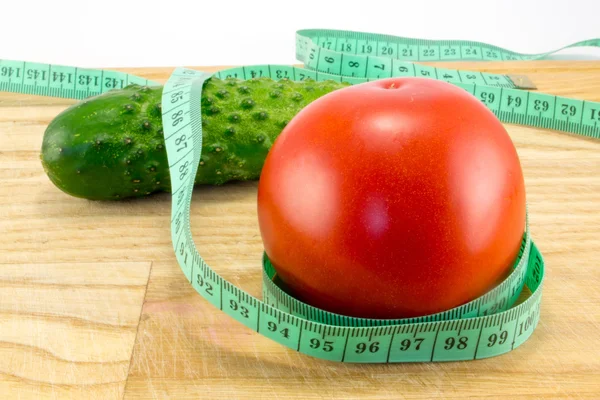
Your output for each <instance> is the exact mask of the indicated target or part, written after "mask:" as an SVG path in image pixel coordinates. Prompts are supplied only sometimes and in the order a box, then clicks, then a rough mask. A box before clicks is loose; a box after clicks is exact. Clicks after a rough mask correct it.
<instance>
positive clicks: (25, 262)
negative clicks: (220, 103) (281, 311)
mask: <svg viewBox="0 0 600 400" xmlns="http://www.w3.org/2000/svg"><path fill="white" fill-rule="evenodd" d="M428 64H430V65H439V66H446V67H454V68H463V69H472V70H482V71H497V72H511V73H525V74H527V75H528V76H529V77H530V78H531V79H532V80H533V81H534V82H535V83H536V84H537V86H538V89H539V90H540V91H542V92H547V93H553V94H559V95H565V96H571V97H577V98H580V99H587V100H594V101H600V62H562V61H537V62H504V63H466V62H461V63H437V64H434V63H428ZM206 69H207V70H208V69H209V68H206ZM210 69H213V70H214V69H218V68H216V67H213V68H210ZM123 71H126V72H131V73H135V74H138V75H141V76H145V77H148V78H150V79H154V80H158V81H164V80H165V79H166V78H167V77H168V75H169V73H170V72H171V71H172V68H148V69H144V68H140V69H124V70H123ZM72 103H73V101H71V100H64V99H55V98H44V97H39V96H29V95H18V94H11V93H0V187H1V188H2V190H0V237H1V240H0V398H2V399H67V398H73V399H120V398H126V399H146V398H151V399H166V398H169V399H262V398H265V399H266V398H268V399H306V400H308V399H358V398H360V399H402V398H407V399H432V398H450V399H452V398H461V399H462V398H465V397H470V398H510V399H516V398H519V399H540V398H549V399H550V398H552V399H554V398H589V399H598V398H600V345H599V340H598V334H599V332H600V290H599V289H598V287H599V286H600V268H599V266H598V259H599V249H600V141H597V140H592V139H585V138H581V137H576V136H573V135H569V134H565V133H559V132H551V131H542V130H536V129H531V128H525V127H520V126H515V125H506V127H507V130H508V132H509V133H510V136H511V137H512V139H513V141H514V143H515V145H516V147H517V149H518V153H519V156H520V158H521V162H522V165H523V168H524V173H525V177H526V185H527V199H528V203H529V211H530V225H531V229H532V232H533V237H534V239H535V241H536V243H537V244H538V245H539V247H540V249H541V250H542V252H543V254H544V256H545V259H546V262H547V279H546V283H545V286H544V294H543V300H542V306H541V320H540V323H539V326H538V328H537V330H536V331H535V332H534V334H533V336H532V337H531V338H530V339H529V340H528V341H527V342H526V343H525V344H524V345H522V346H521V347H519V348H518V349H516V350H515V351H513V352H511V353H508V354H505V355H502V356H499V357H495V358H492V359H486V360H479V361H467V362H446V363H417V364H392V365H360V364H340V363H334V362H326V361H320V360H317V359H313V358H310V357H308V356H304V355H302V354H299V353H296V352H294V351H292V350H288V349H287V348H284V347H282V346H280V345H279V344H277V343H275V342H272V341H270V340H268V339H266V338H264V337H262V336H260V335H258V334H256V333H255V332H253V331H251V330H250V329H248V328H246V327H244V326H243V325H241V324H240V323H238V322H236V321H235V320H233V319H232V318H230V317H228V316H226V315H225V314H223V313H221V312H220V311H218V310H216V309H215V308H214V307H213V306H212V305H210V304H209V303H208V302H206V301H205V300H203V299H202V298H201V297H200V296H199V295H197V294H196V293H195V291H194V290H193V289H192V287H191V286H190V285H189V283H188V282H187V281H186V279H185V278H184V276H183V274H182V273H181V271H180V269H179V267H178V265H177V264H176V261H175V257H174V254H173V250H172V247H171V241H170V233H169V221H170V214H169V213H170V199H169V195H167V194H157V195H152V196H150V197H148V198H145V199H140V200H126V201H121V202H92V201H87V200H82V199H76V198H73V197H70V196H68V195H66V194H64V193H62V192H61V191H59V190H58V189H57V188H56V187H54V186H53V185H52V183H51V182H50V181H49V180H48V179H47V177H46V175H45V173H44V171H43V169H42V167H41V164H40V160H39V151H40V147H41V141H42V136H43V132H44V129H45V127H46V125H47V124H48V123H49V122H50V120H51V119H52V118H53V117H54V116H56V115H57V114H58V113H59V112H60V111H62V110H63V109H65V108H66V107H67V106H68V105H70V104H72ZM256 188H257V184H256V182H246V183H235V184H228V185H225V186H224V187H218V188H216V187H204V188H198V189H197V190H196V191H195V193H194V198H193V205H192V230H193V233H194V238H195V241H196V244H197V246H198V248H199V249H200V251H201V253H202V255H203V256H204V258H205V259H206V261H207V262H208V264H209V265H211V266H212V267H213V268H214V269H215V270H216V271H218V272H219V273H221V274H222V275H223V276H224V277H225V278H226V279H228V280H230V281H232V282H233V283H235V284H236V285H237V286H239V287H241V288H243V289H244V290H246V291H248V292H250V293H251V294H253V295H255V296H259V297H260V286H261V283H260V280H261V273H260V257H261V251H262V246H261V239H260V233H259V229H258V224H257V219H256Z"/></svg>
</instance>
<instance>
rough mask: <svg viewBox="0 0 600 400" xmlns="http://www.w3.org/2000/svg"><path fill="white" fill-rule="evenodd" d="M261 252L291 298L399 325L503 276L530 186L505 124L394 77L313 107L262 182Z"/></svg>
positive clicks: (443, 87) (282, 139)
mask: <svg viewBox="0 0 600 400" xmlns="http://www.w3.org/2000/svg"><path fill="white" fill-rule="evenodd" d="M258 217H259V226H260V231H261V235H262V239H263V242H264V246H265V251H266V253H267V255H268V256H269V258H270V259H271V261H272V263H273V266H274V267H275V269H276V270H277V273H278V275H279V277H280V278H281V280H282V281H283V282H284V283H285V285H286V286H287V288H288V289H289V291H290V292H291V294H292V295H294V296H295V297H296V298H297V299H299V300H301V301H304V302H306V303H308V304H311V305H313V306H315V307H319V308H322V309H324V310H328V311H331V312H335V313H340V314H344V315H350V316H356V317H366V318H404V317H413V316H418V315H426V314H431V313H435V312H440V311H444V310H447V309H450V308H452V307H456V306H459V305H461V304H464V303H466V302H468V301H470V300H473V299H475V298H477V297H478V296H480V295H482V294H484V293H485V292H486V291H488V290H489V289H491V288H492V287H493V285H495V284H497V283H498V281H499V279H501V278H503V277H504V276H506V274H507V272H508V271H510V269H511V266H512V264H513V262H514V261H515V259H516V257H517V255H518V252H519V247H520V243H521V238H522V236H523V233H524V229H525V186H524V180H523V174H522V171H521V166H520V162H519V158H518V156H517V152H516V150H515V147H514V145H513V143H512V141H511V139H510V137H509V136H508V134H507V132H506V130H505V128H504V127H503V125H502V124H501V123H500V121H499V120H498V119H497V118H496V116H495V115H494V114H493V113H492V112H491V111H489V110H488V109H487V108H486V107H485V105H484V104H483V103H481V102H480V101H479V100H478V99H477V98H476V97H474V96H472V95H471V94H470V93H468V92H467V91H465V90H463V89H461V88H459V87H457V86H454V85H452V84H449V83H445V82H442V81H437V80H433V79H424V78H390V79H383V80H378V81H373V82H369V83H364V84H359V85H354V86H350V87H347V88H343V89H340V90H337V91H335V92H332V93H330V94H328V95H325V96H323V97H322V98H319V99H317V100H316V101H314V102H312V103H311V104H309V105H308V106H307V107H305V109H303V110H302V111H301V112H300V113H299V114H298V115H297V116H296V117H295V118H294V119H293V120H292V121H291V122H290V123H289V124H288V125H287V127H286V128H285V129H284V131H283V132H282V133H281V135H280V136H279V137H278V138H277V140H276V142H275V143H274V145H273V147H272V149H271V151H270V152H269V154H268V156H267V158H266V160H265V164H264V167H263V170H262V174H261V177H260V183H259V188H258Z"/></svg>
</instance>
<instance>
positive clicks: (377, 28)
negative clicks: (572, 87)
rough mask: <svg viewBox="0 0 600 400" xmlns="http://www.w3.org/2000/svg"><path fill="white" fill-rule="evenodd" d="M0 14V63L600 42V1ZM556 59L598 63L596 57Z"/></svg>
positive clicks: (119, 5)
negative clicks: (345, 34)
mask: <svg viewBox="0 0 600 400" xmlns="http://www.w3.org/2000/svg"><path fill="white" fill-rule="evenodd" d="M0 16H1V18H2V19H1V23H0V38H1V40H0V58H4V59H11V60H23V61H37V62H44V63H54V64H65V65H73V66H80V67H97V68H111V67H112V68H114V67H140V66H203V65H240V64H246V65H248V64H266V63H280V64H291V63H297V62H298V61H297V60H296V59H295V53H294V40H295V32H296V30H299V29H308V28H328V29H345V30H355V31H366V32H376V33H384V34H390V35H397V36H408V37H418V38H427V39H466V40H477V41H483V42H487V43H490V44H495V45H498V46H501V47H505V48H508V49H510V50H514V51H518V52H526V53H538V52H544V51H548V50H553V49H556V48H559V47H562V46H564V45H567V44H570V43H572V42H575V41H579V40H583V39H589V38H594V37H600V0H545V1H526V0H521V1H514V0H507V1H500V0H493V1H492V0H479V1H466V0H446V1H437V0H413V1H400V0H388V1H385V2H384V1H368V0H363V1H350V0H349V1H326V0H320V1H314V0H291V1H286V0H279V1H260V0H247V1H245V2H242V1H233V0H216V1H210V2H207V1H203V0H196V1H180V0H166V1H164V2H158V1H156V2H153V1H150V0H146V1H144V2H142V1H127V0H121V1H113V0H101V1H94V2H87V1H84V0H79V1H66V0H48V1H43V2H41V1H40V2H39V3H36V2H35V1H32V0H30V1H26V0H16V1H11V2H8V1H7V0H2V3H1V5H0ZM555 58H586V59H590V58H592V59H600V50H599V49H589V48H588V49H579V50H566V51H563V52H561V53H560V54H559V56H558V57H555Z"/></svg>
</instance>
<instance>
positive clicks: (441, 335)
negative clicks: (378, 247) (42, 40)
mask: <svg viewBox="0 0 600 400" xmlns="http://www.w3.org/2000/svg"><path fill="white" fill-rule="evenodd" d="M580 46H595V47H600V39H590V40H586V41H581V42H577V43H574V44H571V45H568V46H565V47H563V48H561V49H558V50H555V51H551V52H547V53H542V54H520V53H516V52H513V51H509V50H506V49H503V48H500V47H497V46H492V45H488V44H485V43H480V42H472V41H451V40H450V41H448V40H444V41H434V40H423V39H412V38H402V37H396V36H390V35H380V34H371V33H363V32H350V31H336V30H322V29H311V30H300V31H298V32H297V33H296V56H297V58H298V59H299V60H300V61H303V62H304V67H303V68H302V67H296V66H290V65H274V64H269V65H250V66H242V67H236V68H229V69H226V70H222V71H218V72H216V73H207V72H203V71H198V70H191V69H186V68H177V69H175V70H174V72H173V73H172V74H171V76H170V77H169V79H168V81H167V83H166V84H165V85H164V88H163V95H162V103H163V108H162V109H163V110H166V111H164V113H163V121H170V120H171V118H172V116H173V115H174V114H175V113H177V112H180V111H181V110H183V111H184V112H185V113H189V115H190V122H189V124H187V125H186V126H185V127H183V128H182V127H179V126H178V127H177V129H178V133H180V134H179V135H177V136H175V135H173V133H175V132H174V131H175V129H176V128H175V127H173V126H172V125H171V124H167V123H164V124H163V130H164V137H165V147H166V151H167V157H168V161H169V165H171V166H172V167H171V168H170V176H171V195H172V202H171V221H172V223H171V240H172V243H173V249H174V251H175V255H176V259H177V262H178V263H179V266H180V267H181V269H182V272H183V273H184V275H185V276H186V278H187V279H188V280H189V281H190V283H191V285H192V287H193V288H194V289H195V290H196V291H197V292H198V293H199V294H200V295H201V296H202V297H204V298H205V299H206V300H207V301H208V302H210V303H211V304H213V305H214V306H215V307H217V308H219V309H220V310H222V311H223V312H225V313H226V314H227V315H229V316H231V317H232V318H234V319H236V320H237V321H239V322H241V323H242V324H244V325H246V326H247V327H249V328H250V329H253V330H254V331H256V332H258V333H259V334H261V335H264V336H266V337H268V338H270V339H272V340H274V341H275V342H278V343H280V344H282V345H284V346H286V347H288V348H290V349H293V350H296V351H299V352H301V353H303V354H307V355H310V356H313V357H317V358H320V359H325V360H332V361H340V362H361V363H396V362H421V361H454V360H470V359H481V358H487V357H492V356H496V355H499V354H503V353H506V352H509V351H511V350H513V349H515V348H516V347H518V346H520V345H521V344H523V343H524V342H525V341H526V340H527V339H528V338H529V337H530V336H531V334H532V333H533V331H534V329H535V327H536V326H537V323H538V321H539V317H540V302H541V296H542V286H543V279H544V260H543V257H542V255H541V253H540V251H539V249H538V248H537V246H536V245H535V243H534V241H533V240H532V238H531V236H530V230H529V224H528V221H526V230H525V232H524V235H523V241H522V245H521V249H520V252H519V256H518V258H517V260H516V261H515V263H514V265H513V270H512V272H511V273H510V275H509V276H508V277H507V278H505V280H504V281H503V282H501V283H500V284H499V285H498V286H496V287H495V288H494V289H492V290H491V291H489V292H488V293H486V294H485V295H483V296H481V297H480V298H478V299H475V300H473V301H471V302H469V303H467V304H465V305H462V306H460V307H456V308H454V309H452V310H448V311H445V312H441V313H438V314H434V315H428V316H423V317H418V318H409V319H401V320H376V319H367V318H354V317H348V316H343V315H338V314H334V313H330V312H327V311H324V310H320V309H317V308H315V307H312V306H310V305H308V304H305V303H302V302H300V301H298V300H296V299H294V298H293V297H291V296H289V295H288V294H287V293H285V291H283V290H282V289H281V287H279V286H278V285H277V282H276V279H275V277H276V271H275V269H274V268H273V266H272V265H271V263H270V261H269V259H268V257H267V255H266V254H264V253H263V258H262V264H263V300H262V301H261V300H259V299H257V298H255V297H253V296H251V295H250V294H248V293H247V292H245V291H243V290H241V289H239V288H237V287H236V286H235V285H233V284H232V283H230V282H228V281H226V280H225V279H223V278H222V277H221V276H220V275H218V274H217V273H216V272H215V271H214V270H213V269H211V268H210V267H209V266H208V265H207V264H206V263H205V262H204V260H203V259H202V257H201V256H200V253H199V252H198V250H197V248H196V244H195V242H194V240H193V238H192V233H191V227H190V204H191V198H192V193H193V188H194V177H195V176H196V173H197V169H198V165H199V162H200V156H201V150H202V116H201V95H202V88H203V84H204V82H205V81H206V80H207V79H210V78H211V77H212V76H217V77H219V78H221V79H227V78H236V79H242V80H247V79H252V78H256V77H270V78H272V79H276V80H278V79H290V80H295V81H299V80H306V79H313V80H317V81H322V80H328V79H332V80H336V81H345V82H349V83H351V84H358V83H362V82H366V81H370V80H375V79H381V78H387V77H393V76H422V77H429V78H432V79H439V80H445V81H447V82H450V83H452V84H454V85H457V86H459V87H462V88H463V89H465V90H467V91H469V92H470V93H472V94H473V95H474V96H476V97H477V98H478V99H479V100H481V101H482V102H483V103H484V104H485V105H486V106H487V107H488V108H489V109H490V110H491V111H493V112H494V113H495V114H496V116H497V117H498V118H499V119H500V120H501V121H503V122H506V123H516V124H520V125H525V126H531V127H537V128H545V129H554V130H560V131H563V132H570V133H574V134H577V135H582V136H588V137H594V138H600V128H599V126H598V125H599V123H600V103H597V102H591V101H584V100H579V99H574V98H567V97H561V96H554V95H550V94H545V93H539V92H531V91H527V90H523V89H532V88H535V86H534V85H533V83H532V82H531V81H529V80H528V79H527V77H526V76H520V75H503V74H489V73H482V72H476V71H462V70H453V69H444V68H434V67H431V66H427V65H422V64H417V63H415V62H418V61H439V60H447V61H452V60H486V61H504V60H534V59H543V58H545V57H547V56H548V55H550V54H553V53H555V52H557V51H559V50H562V49H565V48H571V47H580ZM131 83H137V84H142V85H158V83H156V82H152V81H149V80H147V79H145V78H141V77H137V76H134V75H130V74H125V73H121V72H114V71H104V70H94V69H83V68H75V67H67V66H56V65H49V64H39V63H30V62H24V61H10V60H0V90H3V91H10V92H18V93H28V94H37V95H44V96H56V97H65V98H73V99H86V98H89V97H90V96H95V95H98V94H101V93H104V92H106V91H109V90H113V89H119V88H123V87H125V86H127V85H128V84H131ZM175 90H177V91H178V92H181V93H182V96H179V97H177V99H178V100H177V101H176V102H175V103H173V102H172V99H171V98H170V96H169V93H172V92H173V91H175ZM182 135H185V136H182ZM179 137H185V139H184V140H185V141H186V142H187V146H188V147H191V149H192V151H190V152H188V153H186V154H184V155H181V154H178V153H177V146H176V145H175V140H176V139H177V138H179ZM179 144H181V143H179ZM181 169H183V170H185V171H186V172H187V171H189V172H191V173H185V174H184V173H180V172H181ZM182 220H183V223H176V221H182Z"/></svg>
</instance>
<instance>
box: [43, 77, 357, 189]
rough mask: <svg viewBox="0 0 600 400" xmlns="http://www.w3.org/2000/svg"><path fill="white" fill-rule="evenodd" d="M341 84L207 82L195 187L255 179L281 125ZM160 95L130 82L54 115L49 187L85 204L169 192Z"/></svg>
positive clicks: (49, 132) (182, 119)
mask: <svg viewBox="0 0 600 400" xmlns="http://www.w3.org/2000/svg"><path fill="white" fill-rule="evenodd" d="M346 86H349V84H348V83H340V82H335V81H322V82H317V81H314V80H306V81H300V82H296V81H290V80H287V79H283V80H279V81H276V80H273V79H271V78H266V77H262V78H253V79H250V80H245V81H242V80H238V79H233V78H228V79H225V80H222V79H219V78H216V77H211V78H210V79H208V80H207V81H206V82H205V84H204V87H203V90H202V100H201V101H202V125H203V138H202V157H201V160H200V165H199V166H198V173H197V174H196V178H195V184H197V185H203V184H204V185H221V184H223V183H225V182H229V181H235V180H238V181H245V180H255V179H258V178H259V177H260V172H261V170H262V166H263V163H264V161H265V158H266V156H267V153H268V151H269V149H270V148H271V146H272V144H273V142H274V140H275V139H276V138H277V136H278V135H279V134H280V133H281V131H282V130H283V128H284V127H285V126H286V124H287V123H288V122H289V121H290V120H291V119H292V118H293V117H294V116H295V115H296V114H297V113H298V112H299V111H300V110H301V109H302V108H303V107H305V106H306V105H307V104H309V103H310V102H312V101H313V100H315V99H317V98H319V97H321V96H323V95H325V94H327V93H329V92H332V91H334V90H337V89H340V88H343V87H346ZM162 89H163V88H162V86H139V85H135V84H132V85H129V86H127V87H125V88H123V89H115V90H111V91H109V92H106V93H104V94H101V95H98V96H95V97H91V98H89V99H86V100H83V101H80V102H78V103H76V104H74V105H72V106H71V107H69V108H67V109H66V110H65V111H63V112H62V113H60V114H59V115H58V116H56V118H54V119H53V120H52V121H51V123H50V124H49V125H48V127H47V128H46V131H45V133H44V138H43V142H42V151H41V156H40V158H41V161H42V165H43V167H44V170H45V171H46V174H47V175H48V177H49V178H50V180H51V181H52V182H53V183H54V185H56V186H57V187H58V188H59V189H61V190H62V191H63V192H65V193H68V194H70V195H72V196H75V197H80V198H85V199H90V200H119V199H125V198H130V197H143V196H147V195H149V194H152V193H155V192H169V191H170V190H171V184H170V176H169V166H168V161H167V153H166V149H165V145H164V134H163V128H162V109H161V100H162ZM179 95H180V93H179V94H178V93H177V91H175V92H173V93H171V94H170V96H171V97H170V98H172V99H173V100H174V101H176V99H177V96H179ZM183 109H184V110H185V107H184V108H183ZM184 112H185V111H184ZM177 120H178V121H177ZM188 121H189V115H183V113H182V115H180V116H179V117H178V118H175V119H173V121H172V122H171V123H173V124H179V123H181V124H182V125H183V124H185V123H187V122H188ZM178 139H179V138H178ZM186 139H187V138H185V137H183V138H181V140H179V142H177V141H176V144H178V145H179V144H180V143H181V146H182V147H181V150H179V149H178V151H189V150H190V149H191V142H189V143H187V145H186V143H185V142H186ZM176 140H177V139H176Z"/></svg>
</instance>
